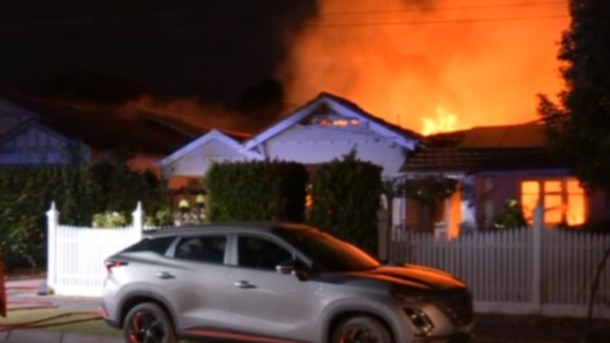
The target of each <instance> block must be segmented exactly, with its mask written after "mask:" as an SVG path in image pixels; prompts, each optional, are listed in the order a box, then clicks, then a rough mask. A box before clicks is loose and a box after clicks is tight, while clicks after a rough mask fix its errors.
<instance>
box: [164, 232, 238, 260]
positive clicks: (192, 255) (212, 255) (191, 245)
mask: <svg viewBox="0 0 610 343" xmlns="http://www.w3.org/2000/svg"><path fill="white" fill-rule="evenodd" d="M226 247H227V238H226V237H225V236H222V235H218V236H212V235H209V236H208V235H206V236H197V237H185V238H182V239H181V240H180V241H179V242H178V245H176V252H175V257H176V258H178V259H183V260H189V261H195V262H207V263H223V262H224V257H225V251H226Z"/></svg>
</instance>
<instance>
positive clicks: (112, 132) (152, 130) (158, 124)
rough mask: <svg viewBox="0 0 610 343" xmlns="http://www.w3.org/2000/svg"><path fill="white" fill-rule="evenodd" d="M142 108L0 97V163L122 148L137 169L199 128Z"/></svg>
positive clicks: (92, 155)
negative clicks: (129, 111) (134, 111)
mask: <svg viewBox="0 0 610 343" xmlns="http://www.w3.org/2000/svg"><path fill="white" fill-rule="evenodd" d="M143 115H144V114H139V115H131V116H126V115H122V114H121V113H120V110H119V109H100V108H95V107H92V106H85V105H77V104H68V103H59V102H53V101H50V100H44V99H40V98H32V97H27V96H21V95H10V96H2V97H0V164H4V165H8V164H64V163H71V162H74V161H75V160H76V159H78V160H80V161H99V160H103V159H105V158H108V157H110V156H116V155H118V154H122V155H123V156H125V157H126V158H127V163H128V164H129V165H130V167H132V168H133V169H136V170H142V169H156V166H155V163H156V162H157V161H158V160H159V159H161V158H163V157H164V156H166V155H167V154H169V153H171V152H172V151H173V150H175V149H177V148H178V147H179V146H182V145H184V144H185V143H186V142H188V141H189V140H191V139H193V137H195V136H196V135H199V134H201V133H202V132H203V131H202V130H199V131H197V132H186V131H185V130H178V129H176V128H174V126H170V125H168V124H165V123H164V122H163V121H161V120H160V119H158V118H157V119H155V118H154V117H153V116H146V117H144V116H143Z"/></svg>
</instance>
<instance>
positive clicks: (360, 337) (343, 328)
mask: <svg viewBox="0 0 610 343" xmlns="http://www.w3.org/2000/svg"><path fill="white" fill-rule="evenodd" d="M332 342H333V343H391V342H392V339H391V336H390V333H389V332H388V330H387V329H386V328H385V327H384V326H383V324H381V323H380V322H379V321H378V320H376V319H374V318H371V317H368V316H361V317H354V318H350V319H348V320H346V321H344V322H343V323H341V324H340V325H339V326H338V327H337V328H336V330H335V332H334V334H333V340H332Z"/></svg>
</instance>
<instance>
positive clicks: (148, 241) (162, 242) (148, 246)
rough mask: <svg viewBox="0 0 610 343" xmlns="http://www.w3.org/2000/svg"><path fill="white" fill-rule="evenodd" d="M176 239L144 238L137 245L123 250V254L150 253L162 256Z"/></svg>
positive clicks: (171, 237)
mask: <svg viewBox="0 0 610 343" xmlns="http://www.w3.org/2000/svg"><path fill="white" fill-rule="evenodd" d="M175 238H176V237H173V236H170V237H159V238H150V237H149V238H144V239H142V240H141V241H139V242H138V243H136V244H134V245H132V246H130V247H129V248H127V249H125V250H123V251H124V252H139V251H150V252H155V253H157V254H159V255H164V254H165V252H166V251H167V249H168V248H169V246H170V245H171V244H172V242H173V241H174V239H175Z"/></svg>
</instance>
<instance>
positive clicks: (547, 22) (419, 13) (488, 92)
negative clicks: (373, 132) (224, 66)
mask: <svg viewBox="0 0 610 343" xmlns="http://www.w3.org/2000/svg"><path fill="white" fill-rule="evenodd" d="M318 8H319V15H318V17H317V18H315V19H313V20H311V21H310V23H309V24H308V25H307V26H306V27H305V28H303V29H302V30H301V31H300V32H298V33H296V35H294V36H287V37H286V38H287V41H288V42H290V45H289V46H288V54H287V57H286V59H285V61H284V63H283V64H282V66H281V67H280V68H279V69H278V71H277V74H278V75H277V76H278V78H279V79H280V80H281V81H282V84H283V85H284V86H285V90H286V98H287V101H288V102H289V103H294V104H301V103H306V102H307V101H309V100H310V99H312V98H314V97H315V96H317V95H318V94H319V93H320V92H322V91H326V92H330V93H333V94H336V95H338V96H342V97H345V98H347V99H349V100H351V101H353V102H355V103H357V104H358V105H359V106H361V107H362V108H364V109H365V110H367V111H369V112H371V113H373V114H375V115H377V116H381V117H382V118H383V119H385V120H386V121H389V122H394V123H395V124H398V125H401V126H405V127H408V128H411V129H415V130H417V129H419V128H420V125H421V122H422V118H423V117H425V116H426V115H429V113H434V111H435V109H436V105H437V104H438V103H443V104H444V105H445V106H446V107H447V108H451V109H452V111H455V112H456V113H459V116H460V118H459V119H460V120H459V123H458V122H456V124H455V129H463V128H465V126H464V125H465V124H464V123H466V122H467V123H468V124H470V125H472V126H481V125H503V124H509V123H521V122H527V121H531V120H533V119H535V118H536V117H537V115H536V106H537V100H536V94H538V93H546V94H549V95H553V94H556V93H557V92H558V91H559V89H561V86H562V84H561V82H560V79H559V75H558V69H559V67H560V63H559V61H558V60H557V52H558V49H559V47H558V42H559V41H560V39H561V32H562V31H563V30H565V29H566V28H567V26H568V24H569V13H568V6H567V0H561V1H539V2H536V1H512V2H511V1H494V2H493V3H492V4H490V2H489V0H463V1H459V0H408V1H406V0H379V1H370V0H350V1H347V0H319V1H318Z"/></svg>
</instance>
